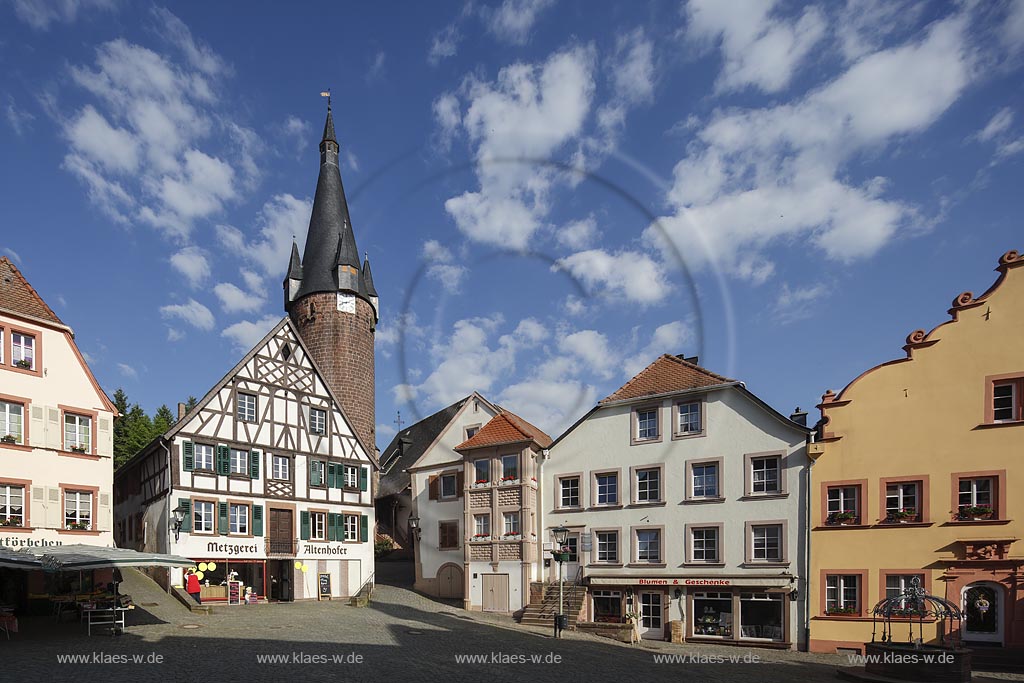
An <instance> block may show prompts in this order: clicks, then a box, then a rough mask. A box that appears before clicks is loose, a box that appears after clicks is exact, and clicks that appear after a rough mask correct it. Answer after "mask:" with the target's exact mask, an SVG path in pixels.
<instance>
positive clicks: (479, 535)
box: [473, 534, 491, 541]
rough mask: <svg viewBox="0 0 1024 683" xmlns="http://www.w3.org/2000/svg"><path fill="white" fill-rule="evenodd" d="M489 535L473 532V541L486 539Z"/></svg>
mask: <svg viewBox="0 0 1024 683" xmlns="http://www.w3.org/2000/svg"><path fill="white" fill-rule="evenodd" d="M490 537H491V535H490V534H473V540H474V541H486V540H487V539H489V538H490Z"/></svg>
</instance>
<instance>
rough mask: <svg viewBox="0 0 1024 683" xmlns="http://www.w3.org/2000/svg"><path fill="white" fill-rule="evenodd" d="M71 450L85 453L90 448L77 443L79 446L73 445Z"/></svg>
mask: <svg viewBox="0 0 1024 683" xmlns="http://www.w3.org/2000/svg"><path fill="white" fill-rule="evenodd" d="M71 450H72V451H73V452H75V453H85V452H86V451H87V450H89V447H88V446H85V445H81V444H80V445H77V446H72V447H71Z"/></svg>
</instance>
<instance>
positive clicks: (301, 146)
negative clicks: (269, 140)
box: [280, 116, 313, 158]
mask: <svg viewBox="0 0 1024 683" xmlns="http://www.w3.org/2000/svg"><path fill="white" fill-rule="evenodd" d="M280 129H281V135H282V136H283V137H285V138H287V139H288V140H289V141H290V143H291V146H292V149H294V150H295V157H296V158H299V157H301V156H302V153H303V152H305V151H306V147H308V146H309V143H310V140H312V139H313V124H311V123H310V122H309V121H304V120H303V119H300V118H299V117H298V116H289V117H288V118H286V119H285V120H284V123H282V124H281V126H280Z"/></svg>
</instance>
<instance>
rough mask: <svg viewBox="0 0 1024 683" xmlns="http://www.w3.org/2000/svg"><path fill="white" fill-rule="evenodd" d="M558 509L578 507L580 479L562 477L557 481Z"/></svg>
mask: <svg viewBox="0 0 1024 683" xmlns="http://www.w3.org/2000/svg"><path fill="white" fill-rule="evenodd" d="M558 491H559V498H558V499H559V502H560V505H559V507H563V508H575V507H579V506H580V478H579V477H562V478H560V479H559V480H558Z"/></svg>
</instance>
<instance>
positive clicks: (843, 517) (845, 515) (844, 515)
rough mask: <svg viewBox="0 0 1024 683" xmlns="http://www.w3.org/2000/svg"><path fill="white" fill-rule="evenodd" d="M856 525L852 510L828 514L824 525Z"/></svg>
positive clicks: (855, 516) (854, 514) (855, 517)
mask: <svg viewBox="0 0 1024 683" xmlns="http://www.w3.org/2000/svg"><path fill="white" fill-rule="evenodd" d="M856 523H857V513H856V512H854V511H853V510H842V511H839V512H833V513H830V514H829V516H828V520H827V521H826V524H830V525H835V524H838V525H841V526H846V525H849V524H856Z"/></svg>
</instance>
